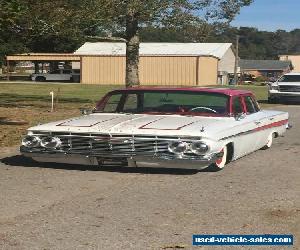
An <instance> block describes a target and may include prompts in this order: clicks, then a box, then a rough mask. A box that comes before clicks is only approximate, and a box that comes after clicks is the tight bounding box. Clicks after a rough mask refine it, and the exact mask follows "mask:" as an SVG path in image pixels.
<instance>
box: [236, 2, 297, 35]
mask: <svg viewBox="0 0 300 250" xmlns="http://www.w3.org/2000/svg"><path fill="white" fill-rule="evenodd" d="M231 25H232V26H236V27H240V26H249V27H256V28H258V29H259V30H266V31H276V30H278V29H283V30H287V31H290V30H293V29H296V28H299V29H300V0H254V2H253V3H252V4H251V5H250V6H246V7H243V8H242V9H241V11H240V14H239V15H238V16H237V17H236V18H235V20H234V21H233V22H232V23H231Z"/></svg>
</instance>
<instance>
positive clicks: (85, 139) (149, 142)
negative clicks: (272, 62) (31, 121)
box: [34, 133, 200, 157]
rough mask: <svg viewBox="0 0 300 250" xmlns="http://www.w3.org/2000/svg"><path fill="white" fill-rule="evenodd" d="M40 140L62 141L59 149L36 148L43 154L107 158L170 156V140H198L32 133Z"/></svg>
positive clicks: (190, 139)
mask: <svg viewBox="0 0 300 250" xmlns="http://www.w3.org/2000/svg"><path fill="white" fill-rule="evenodd" d="M34 134H35V135H37V136H39V137H40V138H43V137H46V136H56V137H58V138H60V140H61V141H62V145H61V147H60V148H59V149H54V150H49V149H45V148H42V147H39V148H37V150H38V151H43V152H49V151H52V152H63V153H74V154H85V155H96V156H108V157H130V156H136V155H141V156H147V155H148V156H154V155H170V156H171V155H172V154H171V153H170V152H169V150H168V144H169V142H170V141H172V140H178V139H182V140H184V141H187V142H192V141H196V140H199V139H200V137H198V138H194V137H193V138H190V137H184V138H178V137H174V136H164V137H162V136H148V135H147V136H144V135H108V134H96V135H95V134H71V133H70V134H65V133H34Z"/></svg>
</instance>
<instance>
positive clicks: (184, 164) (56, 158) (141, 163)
mask: <svg viewBox="0 0 300 250" xmlns="http://www.w3.org/2000/svg"><path fill="white" fill-rule="evenodd" d="M20 152H21V153H22V154H23V155H24V156H26V157H30V158H32V159H33V160H35V161H38V162H52V163H63V164H79V165H93V166H97V165H100V166H101V165H102V163H104V162H111V163H113V162H126V163H127V164H124V166H128V167H149V168H179V169H198V170H201V169H204V168H206V167H208V166H209V165H210V164H212V163H214V162H216V160H217V159H219V158H220V157H222V156H223V155H222V152H220V153H217V154H212V155H209V156H207V157H201V158H200V157H199V158H197V159H195V158H193V159H181V158H175V157H166V156H131V157H128V156H123V157H119V156H118V157H107V156H105V157H102V156H98V155H97V156H95V155H82V154H68V153H60V152H55V153H54V152H53V153H45V152H31V151H30V150H29V149H27V148H25V147H23V146H22V147H21V148H20Z"/></svg>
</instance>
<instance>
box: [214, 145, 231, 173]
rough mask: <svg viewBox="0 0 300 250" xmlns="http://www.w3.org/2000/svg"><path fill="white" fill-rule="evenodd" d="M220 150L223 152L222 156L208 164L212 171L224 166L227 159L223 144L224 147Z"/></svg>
mask: <svg viewBox="0 0 300 250" xmlns="http://www.w3.org/2000/svg"><path fill="white" fill-rule="evenodd" d="M221 152H223V156H222V157H221V158H219V159H217V160H216V162H215V163H213V164H211V165H210V166H209V168H210V169H211V170H213V171H219V170H222V169H223V168H224V167H225V164H226V161H227V155H228V148H227V146H224V148H223V149H222V150H221Z"/></svg>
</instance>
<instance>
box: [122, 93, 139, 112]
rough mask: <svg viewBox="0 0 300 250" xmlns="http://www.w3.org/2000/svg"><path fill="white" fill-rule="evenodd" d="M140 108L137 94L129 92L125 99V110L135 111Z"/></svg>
mask: <svg viewBox="0 0 300 250" xmlns="http://www.w3.org/2000/svg"><path fill="white" fill-rule="evenodd" d="M137 108H138V97H137V94H128V95H127V96H126V99H125V103H124V107H123V112H135V111H137Z"/></svg>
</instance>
